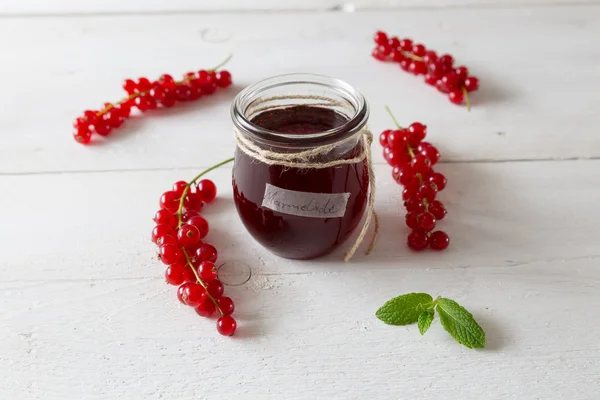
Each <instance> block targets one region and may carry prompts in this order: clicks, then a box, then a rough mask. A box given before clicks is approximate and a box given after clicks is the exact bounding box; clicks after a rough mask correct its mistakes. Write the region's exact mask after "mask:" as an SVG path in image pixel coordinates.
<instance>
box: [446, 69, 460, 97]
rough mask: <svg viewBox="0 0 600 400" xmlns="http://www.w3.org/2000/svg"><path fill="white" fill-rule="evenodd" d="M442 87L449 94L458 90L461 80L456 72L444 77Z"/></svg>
mask: <svg viewBox="0 0 600 400" xmlns="http://www.w3.org/2000/svg"><path fill="white" fill-rule="evenodd" d="M442 85H444V89H446V91H447V92H450V91H452V90H456V89H458V87H459V86H460V80H459V79H458V75H456V73H455V72H454V71H452V72H449V73H447V74H446V75H444V76H443V77H442Z"/></svg>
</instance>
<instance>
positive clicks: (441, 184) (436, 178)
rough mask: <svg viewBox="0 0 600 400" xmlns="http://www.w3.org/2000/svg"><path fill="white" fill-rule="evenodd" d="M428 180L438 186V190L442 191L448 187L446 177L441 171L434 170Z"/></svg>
mask: <svg viewBox="0 0 600 400" xmlns="http://www.w3.org/2000/svg"><path fill="white" fill-rule="evenodd" d="M427 180H428V181H429V182H430V183H433V184H434V185H435V186H436V187H437V190H438V192H441V191H442V190H444V188H445V187H446V182H447V180H446V177H445V176H444V175H443V174H440V173H439V172H434V173H433V174H431V176H430V177H429V178H428V179H427Z"/></svg>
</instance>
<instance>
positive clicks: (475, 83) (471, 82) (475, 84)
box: [465, 76, 479, 92]
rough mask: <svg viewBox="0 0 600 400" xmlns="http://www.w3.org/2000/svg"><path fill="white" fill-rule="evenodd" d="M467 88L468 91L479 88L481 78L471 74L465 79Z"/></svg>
mask: <svg viewBox="0 0 600 400" xmlns="http://www.w3.org/2000/svg"><path fill="white" fill-rule="evenodd" d="M465 89H467V92H474V91H475V90H477V89H479V79H477V78H475V77H474V76H469V77H468V78H467V79H465Z"/></svg>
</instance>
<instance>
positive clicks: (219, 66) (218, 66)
mask: <svg viewBox="0 0 600 400" xmlns="http://www.w3.org/2000/svg"><path fill="white" fill-rule="evenodd" d="M231 57H233V54H230V55H229V56H227V58H226V59H225V60H223V61H221V62H220V63H219V64H218V65H217V66H216V67H214V68H212V69H209V71H216V70H218V69H219V68H221V67H223V66H224V65H225V64H227V63H228V62H229V60H231Z"/></svg>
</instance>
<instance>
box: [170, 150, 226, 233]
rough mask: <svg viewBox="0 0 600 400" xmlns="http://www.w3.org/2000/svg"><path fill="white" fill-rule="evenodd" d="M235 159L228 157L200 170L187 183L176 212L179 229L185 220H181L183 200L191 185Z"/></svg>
mask: <svg viewBox="0 0 600 400" xmlns="http://www.w3.org/2000/svg"><path fill="white" fill-rule="evenodd" d="M232 161H233V157H231V158H228V159H227V160H225V161H221V162H220V163H218V164H215V165H213V166H212V167H210V168H208V169H205V170H204V171H202V172H200V173H199V174H198V175H196V176H195V177H194V179H192V180H191V181H189V182H188V184H187V185H186V187H185V189H183V193H182V194H181V199H179V208H177V212H176V213H175V214H177V220H178V222H179V223H178V224H177V229H179V228H181V225H183V221H182V220H181V214H182V210H183V202H184V200H185V196H186V195H187V194H188V192H189V191H190V186H191V185H192V184H193V183H195V182H196V181H197V180H198V179H200V178H201V177H203V176H204V175H206V174H208V173H209V172H210V171H212V170H214V169H217V168H219V167H221V166H223V165H225V164H228V163H230V162H232Z"/></svg>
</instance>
